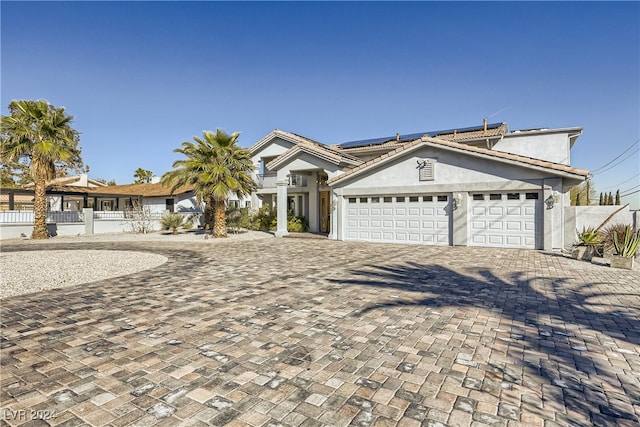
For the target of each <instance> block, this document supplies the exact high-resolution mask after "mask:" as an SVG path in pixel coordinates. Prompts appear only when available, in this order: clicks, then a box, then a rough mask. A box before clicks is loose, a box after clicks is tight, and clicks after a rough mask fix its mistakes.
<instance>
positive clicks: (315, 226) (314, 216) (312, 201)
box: [307, 171, 320, 233]
mask: <svg viewBox="0 0 640 427" xmlns="http://www.w3.org/2000/svg"><path fill="white" fill-rule="evenodd" d="M318 175H319V172H317V171H316V172H313V173H312V174H311V176H310V177H309V179H308V180H307V186H308V187H309V216H308V217H307V222H309V231H310V232H312V233H317V232H318V231H320V205H319V204H318V199H319V197H318Z"/></svg>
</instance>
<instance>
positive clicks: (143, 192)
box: [76, 183, 193, 197]
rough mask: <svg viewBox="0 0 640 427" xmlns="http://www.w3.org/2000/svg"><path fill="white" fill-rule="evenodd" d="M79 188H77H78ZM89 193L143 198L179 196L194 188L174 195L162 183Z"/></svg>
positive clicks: (128, 185) (93, 189)
mask: <svg viewBox="0 0 640 427" xmlns="http://www.w3.org/2000/svg"><path fill="white" fill-rule="evenodd" d="M76 188H77V187H76ZM87 190H88V191H87V192H88V193H92V194H93V193H95V194H110V195H111V194H118V195H123V196H143V197H161V196H171V195H172V194H173V195H177V194H183V193H188V192H189V191H192V190H193V186H182V187H179V188H177V189H176V190H175V191H174V192H173V193H172V192H171V187H170V186H166V185H164V184H161V183H154V184H150V183H149V184H125V185H109V186H107V187H100V188H87Z"/></svg>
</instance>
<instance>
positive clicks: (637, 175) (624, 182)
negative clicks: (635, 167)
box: [602, 173, 640, 190]
mask: <svg viewBox="0 0 640 427" xmlns="http://www.w3.org/2000/svg"><path fill="white" fill-rule="evenodd" d="M639 176H640V173H637V174H635V175H634V176H632V177H631V178H629V179H628V180H626V181H623V182H621V183H620V184H616V185H610V186H609V187H604V188H602V190H608V189H610V188H615V187H620V186H621V185H622V184H626V183H627V182H629V181H631V180H632V179H634V178H637V177H639Z"/></svg>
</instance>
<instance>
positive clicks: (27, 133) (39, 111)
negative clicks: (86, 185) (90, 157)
mask: <svg viewBox="0 0 640 427" xmlns="http://www.w3.org/2000/svg"><path fill="white" fill-rule="evenodd" d="M9 112H10V113H11V114H10V115H9V116H2V130H1V132H0V141H2V144H1V145H0V147H1V149H0V158H1V159H2V162H20V161H26V162H28V164H29V174H30V176H31V178H32V179H33V182H34V184H35V199H34V204H33V210H34V213H35V215H34V217H35V220H34V226H33V233H32V234H31V238H32V239H46V238H47V237H49V232H48V231H47V218H46V216H47V215H46V214H47V194H46V193H47V181H48V180H51V179H53V178H55V177H56V173H57V172H60V171H61V170H64V169H78V168H81V167H82V166H83V164H82V158H81V157H80V147H79V145H78V143H79V141H80V133H78V131H76V130H75V129H74V128H73V127H71V122H72V121H73V116H69V115H67V113H66V111H65V109H64V107H55V106H53V105H51V104H49V103H48V102H47V101H30V100H22V101H11V103H10V104H9Z"/></svg>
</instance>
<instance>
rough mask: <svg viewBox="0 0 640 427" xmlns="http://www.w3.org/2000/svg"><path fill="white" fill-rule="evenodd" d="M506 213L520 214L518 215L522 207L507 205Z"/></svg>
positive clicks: (520, 213)
mask: <svg viewBox="0 0 640 427" xmlns="http://www.w3.org/2000/svg"><path fill="white" fill-rule="evenodd" d="M507 215H516V216H520V215H522V209H520V207H508V208H507Z"/></svg>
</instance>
